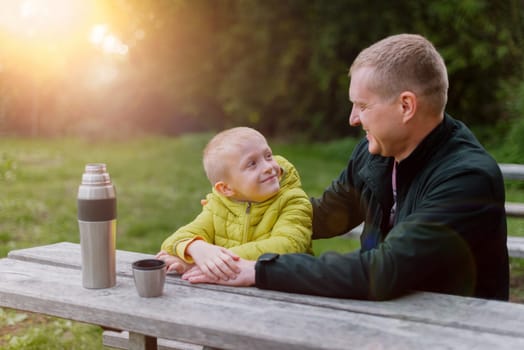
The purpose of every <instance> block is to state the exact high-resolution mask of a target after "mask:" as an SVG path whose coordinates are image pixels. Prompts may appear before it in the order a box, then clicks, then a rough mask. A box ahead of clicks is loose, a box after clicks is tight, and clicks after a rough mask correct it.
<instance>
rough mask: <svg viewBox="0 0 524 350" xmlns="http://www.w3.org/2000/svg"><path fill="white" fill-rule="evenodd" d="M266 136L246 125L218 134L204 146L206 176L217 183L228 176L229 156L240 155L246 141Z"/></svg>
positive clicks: (264, 140)
mask: <svg viewBox="0 0 524 350" xmlns="http://www.w3.org/2000/svg"><path fill="white" fill-rule="evenodd" d="M255 140H262V141H263V142H266V143H267V140H266V138H265V137H264V135H262V134H261V133H260V132H258V131H257V130H255V129H253V128H249V127H246V126H239V127H236V128H231V129H227V130H224V131H222V132H220V133H218V134H216V135H215V136H214V137H213V138H212V139H211V140H210V141H209V142H208V144H207V145H206V147H205V148H204V155H203V164H204V170H205V172H206V176H207V178H208V179H209V181H210V182H211V185H215V184H216V183H217V182H218V181H224V180H226V179H227V176H228V167H229V163H228V162H227V161H226V159H227V156H235V157H236V156H240V155H241V153H242V148H243V146H244V145H245V144H246V143H249V142H253V141H255Z"/></svg>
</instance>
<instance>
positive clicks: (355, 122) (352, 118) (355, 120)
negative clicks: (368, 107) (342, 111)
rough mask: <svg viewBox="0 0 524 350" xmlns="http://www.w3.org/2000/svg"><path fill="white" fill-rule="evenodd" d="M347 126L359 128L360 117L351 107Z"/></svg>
mask: <svg viewBox="0 0 524 350" xmlns="http://www.w3.org/2000/svg"><path fill="white" fill-rule="evenodd" d="M349 125H351V126H359V125H360V116H359V114H358V111H357V110H356V108H355V106H354V105H353V107H351V112H350V113H349Z"/></svg>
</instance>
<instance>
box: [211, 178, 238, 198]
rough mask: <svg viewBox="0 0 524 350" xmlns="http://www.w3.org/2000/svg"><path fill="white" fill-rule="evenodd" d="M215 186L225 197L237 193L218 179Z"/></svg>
mask: <svg viewBox="0 0 524 350" xmlns="http://www.w3.org/2000/svg"><path fill="white" fill-rule="evenodd" d="M214 187H215V190H216V191H217V192H218V193H220V194H221V195H223V196H225V197H231V196H233V195H234V194H235V191H234V190H233V189H232V188H231V187H229V185H228V184H227V183H225V182H224V181H218V182H217V183H215V186H214Z"/></svg>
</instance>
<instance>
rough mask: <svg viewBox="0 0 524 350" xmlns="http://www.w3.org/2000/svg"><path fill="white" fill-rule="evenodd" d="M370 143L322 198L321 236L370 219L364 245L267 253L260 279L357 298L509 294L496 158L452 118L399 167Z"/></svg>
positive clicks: (316, 206) (317, 230)
mask: <svg viewBox="0 0 524 350" xmlns="http://www.w3.org/2000/svg"><path fill="white" fill-rule="evenodd" d="M367 148H368V143H367V140H363V141H361V142H360V143H359V144H358V145H357V146H356V148H355V150H354V152H353V154H352V156H351V158H350V160H349V163H348V166H347V168H346V169H345V170H344V171H343V172H342V173H341V175H340V176H339V178H338V179H336V180H335V181H333V183H332V184H331V186H330V187H329V188H328V189H326V191H325V192H324V194H323V196H322V197H321V198H319V199H312V204H313V216H314V217H313V238H315V239H317V238H327V237H333V236H336V235H340V234H343V233H345V232H347V231H348V230H350V229H351V228H353V227H355V226H356V225H358V224H359V223H361V222H362V221H364V222H365V225H364V231H363V234H362V236H361V249H360V250H359V251H356V252H352V253H349V254H344V255H342V254H336V253H327V254H324V255H322V256H320V257H311V256H308V255H304V254H286V255H280V256H277V255H266V256H262V257H261V258H260V259H259V261H258V262H257V264H256V286H257V287H260V288H265V289H273V290H281V291H288V292H296V293H304V294H316V295H324V296H331V297H342V298H358V299H375V300H383V299H390V298H394V297H396V296H399V295H401V294H403V293H406V292H408V291H410V290H425V291H433V292H441V293H448V294H458V295H467V296H476V297H481V298H489V299H501V300H507V299H508V293H509V264H508V252H507V247H506V237H507V231H506V215H505V210H504V201H505V193H504V183H503V178H502V174H501V172H500V169H499V167H498V165H497V163H496V161H495V160H494V159H493V158H492V157H491V156H490V155H489V154H488V153H487V152H486V151H485V150H484V149H483V147H482V146H481V145H480V144H479V142H478V141H477V140H476V138H475V137H474V136H473V134H472V133H471V132H470V131H469V129H468V128H467V127H466V126H465V125H464V124H463V123H461V122H459V121H457V120H454V119H453V118H451V117H450V116H447V115H446V116H445V118H444V121H443V122H442V123H441V124H440V125H439V126H437V127H436V128H435V129H434V130H433V131H432V132H431V133H430V134H429V135H428V136H427V137H426V138H425V139H424V140H423V142H422V143H421V144H420V145H419V146H418V147H417V148H416V149H415V151H414V152H413V153H412V154H411V155H410V156H409V157H408V158H406V159H405V160H403V161H402V162H400V163H399V164H398V166H397V196H398V197H397V199H398V202H397V210H396V218H395V223H394V226H393V228H392V229H391V230H389V227H388V226H389V224H388V221H389V213H390V209H391V206H392V204H393V196H392V185H391V172H392V167H393V159H392V158H384V157H380V156H376V155H371V154H370V153H369V152H368V150H367Z"/></svg>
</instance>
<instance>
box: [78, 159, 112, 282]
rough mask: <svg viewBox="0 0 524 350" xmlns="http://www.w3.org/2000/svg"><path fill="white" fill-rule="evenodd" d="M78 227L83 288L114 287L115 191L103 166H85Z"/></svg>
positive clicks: (79, 197) (79, 189) (96, 164)
mask: <svg viewBox="0 0 524 350" xmlns="http://www.w3.org/2000/svg"><path fill="white" fill-rule="evenodd" d="M78 226H79V229H80V246H81V253H82V285H83V286H84V287H85V288H110V287H113V286H114V285H115V284H116V263H115V252H116V247H115V240H116V191H115V187H114V186H113V184H112V183H111V179H110V177H109V174H108V173H107V170H106V165H105V164H102V163H92V164H87V165H86V166H85V172H84V174H83V175H82V183H81V184H80V186H79V188H78Z"/></svg>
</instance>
